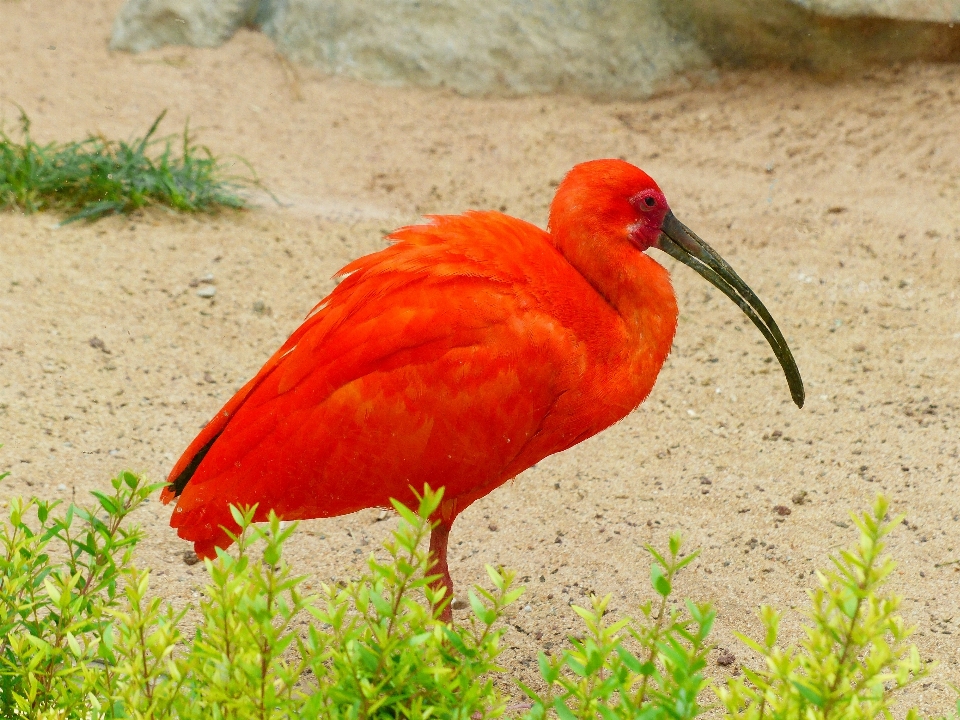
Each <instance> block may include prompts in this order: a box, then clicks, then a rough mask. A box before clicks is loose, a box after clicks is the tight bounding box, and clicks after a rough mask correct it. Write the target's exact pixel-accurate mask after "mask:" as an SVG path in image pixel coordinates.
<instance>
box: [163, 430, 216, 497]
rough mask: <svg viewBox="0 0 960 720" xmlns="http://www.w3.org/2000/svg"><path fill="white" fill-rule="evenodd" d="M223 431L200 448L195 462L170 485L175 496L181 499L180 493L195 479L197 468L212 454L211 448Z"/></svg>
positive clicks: (194, 457)
mask: <svg viewBox="0 0 960 720" xmlns="http://www.w3.org/2000/svg"><path fill="white" fill-rule="evenodd" d="M222 432H223V431H221V432H219V433H217V434H216V435H214V436H213V437H212V438H210V442H208V443H207V444H206V445H204V446H203V447H202V448H200V451H199V452H198V453H197V454H196V455H194V456H193V460H191V461H190V464H189V465H187V466H186V467H185V468H184V469H183V472H181V473H180V474H179V475H177V477H176V479H174V481H173V482H172V483H170V485H171V486H172V487H173V496H174V497H180V493H182V492H183V489H184V488H185V487H186V486H187V483H188V482H190V478H192V477H193V474H194V473H195V472H196V471H197V468H198V467H200V463H202V462H203V459H204V458H205V457H206V456H207V453H208V452H210V448H212V447H213V444H214V443H215V442H216V441H217V438H219V437H220V435H221V434H222Z"/></svg>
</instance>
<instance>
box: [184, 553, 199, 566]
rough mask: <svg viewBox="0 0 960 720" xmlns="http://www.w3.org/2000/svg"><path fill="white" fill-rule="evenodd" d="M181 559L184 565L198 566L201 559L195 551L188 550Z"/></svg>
mask: <svg viewBox="0 0 960 720" xmlns="http://www.w3.org/2000/svg"><path fill="white" fill-rule="evenodd" d="M181 557H182V558H183V564H184V565H196V564H197V563H198V562H200V557H199V556H198V555H197V554H196V553H195V552H194V551H193V550H186V551H185V552H184V553H183V555H182V556H181Z"/></svg>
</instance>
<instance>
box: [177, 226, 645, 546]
mask: <svg viewBox="0 0 960 720" xmlns="http://www.w3.org/2000/svg"><path fill="white" fill-rule="evenodd" d="M390 239H391V240H393V241H394V242H395V244H394V245H392V246H391V247H389V248H387V249H385V250H383V251H381V252H378V253H374V254H372V255H368V256H366V257H363V258H360V259H359V260H356V261H354V262H353V263H351V264H349V265H348V266H346V267H345V268H344V269H343V270H342V271H341V273H340V274H341V275H344V276H345V277H344V279H343V281H342V282H341V284H340V285H339V286H338V287H337V288H336V289H335V290H334V291H333V292H332V293H331V294H330V295H329V296H328V297H327V298H325V299H324V300H323V301H322V302H321V303H320V304H319V305H317V307H315V308H314V310H313V311H312V312H311V313H310V315H309V316H308V317H307V319H306V320H305V321H304V323H303V324H302V325H301V326H300V327H299V328H298V329H297V330H296V332H294V334H293V335H292V336H291V337H290V339H289V340H287V342H286V343H285V344H284V345H283V347H281V348H280V349H279V350H278V351H277V352H276V353H275V354H274V355H273V357H271V358H270V360H269V361H268V362H267V363H266V365H264V367H263V368H262V369H261V370H260V372H259V373H258V374H257V375H256V377H254V378H253V379H252V380H251V381H250V382H249V383H247V385H246V386H244V387H243V388H242V389H241V390H240V391H239V392H238V393H237V394H236V395H235V396H234V397H233V398H232V399H231V400H230V401H229V402H228V403H227V404H226V405H225V406H224V408H223V409H222V410H221V411H220V412H219V413H218V414H217V415H216V416H215V417H214V419H213V420H211V422H210V423H209V424H208V425H207V426H206V428H205V429H204V430H203V431H202V432H201V434H200V435H199V436H198V437H197V438H196V439H195V440H194V442H193V443H192V444H191V445H190V447H189V448H188V449H187V451H186V452H185V453H184V455H183V457H182V458H181V459H180V461H179V462H178V463H177V464H176V465H175V466H174V468H173V470H172V471H171V474H170V481H171V482H172V483H173V484H172V486H171V487H170V488H168V489H167V490H166V491H165V493H164V500H165V501H169V500H171V499H172V498H173V497H174V496H179V497H177V508H176V511H175V512H174V516H173V519H172V521H171V522H172V524H173V525H174V526H175V527H177V528H178V529H179V534H180V535H181V536H182V537H184V538H187V539H190V540H193V541H195V545H196V548H197V551H198V552H199V553H201V554H204V555H209V554H210V553H211V552H212V550H213V546H214V545H221V546H223V545H226V544H228V540H227V537H226V535H225V534H224V533H223V531H222V530H221V529H220V526H221V525H225V526H227V527H233V526H234V525H233V522H232V520H231V518H230V514H229V510H228V504H230V503H232V504H237V505H252V504H254V503H258V504H259V507H258V512H257V516H258V518H263V517H265V516H266V514H267V513H268V511H269V510H270V509H273V510H276V511H277V513H278V514H279V515H280V516H281V517H285V518H288V519H294V518H308V517H325V516H332V515H339V514H344V513H348V512H352V511H355V510H358V509H360V508H363V507H370V506H379V505H387V504H388V503H389V499H390V498H391V497H393V498H398V499H400V500H401V501H406V502H410V501H412V491H411V488H412V489H417V490H419V489H422V487H423V484H424V483H429V484H430V485H431V486H433V487H440V486H444V487H445V488H446V498H448V499H454V500H456V499H459V501H460V507H461V509H462V507H465V506H466V505H467V504H469V503H470V502H472V501H473V500H475V499H476V498H478V497H481V496H482V495H484V494H486V493H487V492H489V491H490V490H492V489H493V488H495V487H497V486H498V485H500V484H502V483H503V482H505V481H506V480H508V479H510V478H511V477H514V476H515V475H517V474H518V473H519V472H521V471H522V470H524V469H525V468H527V467H529V466H530V465H532V464H534V463H535V462H537V461H538V460H540V459H542V458H543V457H545V456H546V455H549V454H551V453H554V452H558V451H559V450H562V449H565V448H566V447H569V446H571V445H573V444H574V443H576V442H579V441H580V440H582V439H583V438H585V437H588V436H590V435H592V434H594V433H596V432H599V431H600V430H601V429H603V428H604V427H606V426H608V425H609V424H611V423H612V422H615V421H616V420H618V419H619V418H620V417H623V415H625V414H626V413H627V412H629V411H630V410H631V409H632V408H633V407H635V406H636V405H637V404H638V403H639V402H640V400H642V397H643V396H644V395H646V392H647V391H649V387H646V388H645V389H644V388H641V387H639V386H637V387H636V388H634V389H633V390H632V392H631V391H630V390H629V389H628V390H627V391H626V392H620V393H610V392H609V389H604V387H603V386H604V383H606V384H609V383H610V382H612V381H614V380H615V378H614V377H613V376H612V375H611V374H610V373H611V368H613V367H614V366H617V365H619V366H621V367H620V368H619V371H622V372H627V371H628V370H629V368H626V366H625V363H626V362H627V360H626V359H627V358H628V356H630V355H631V353H633V354H636V352H637V350H636V348H635V347H632V346H630V343H631V342H632V341H633V340H634V339H635V338H631V337H629V336H630V334H631V332H630V330H629V329H625V328H624V327H623V322H622V320H621V319H620V318H619V317H617V316H616V313H615V312H614V311H613V310H612V309H611V308H610V306H609V305H607V304H606V303H605V302H604V300H603V298H602V297H601V296H599V295H598V294H597V293H596V292H595V291H594V290H593V288H591V287H590V286H589V285H588V284H587V283H586V282H585V281H584V280H583V278H582V277H581V276H580V275H579V274H578V273H577V271H576V270H575V269H573V268H572V267H571V266H570V265H569V263H567V262H566V260H565V259H564V258H563V256H562V255H561V254H560V253H559V252H558V251H557V250H556V248H555V247H554V245H553V244H552V243H551V241H550V236H549V235H548V234H547V233H545V232H544V231H542V230H540V229H539V228H536V227H535V226H533V225H530V224H528V223H525V222H523V221H520V220H516V219H513V218H510V217H507V216H505V215H502V214H500V213H467V214H465V215H459V216H440V217H434V218H431V219H430V223H429V224H424V225H417V226H412V227H407V228H402V229H400V230H398V231H396V232H395V233H393V234H392V235H391V236H390ZM628 346H630V347H628ZM618 353H619V354H618ZM607 366H609V367H607ZM658 369H659V366H658ZM649 385H652V380H651V381H650V383H649ZM591 388H592V389H591Z"/></svg>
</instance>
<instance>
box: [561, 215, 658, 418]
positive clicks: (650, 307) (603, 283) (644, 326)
mask: <svg viewBox="0 0 960 720" xmlns="http://www.w3.org/2000/svg"><path fill="white" fill-rule="evenodd" d="M553 240H554V242H555V244H556V245H557V249H558V250H560V252H561V253H562V254H563V255H564V256H565V257H566V259H567V261H568V262H569V263H570V264H571V265H572V266H573V267H574V268H575V269H576V270H577V271H578V272H579V273H580V275H581V276H583V278H584V279H585V280H586V281H587V282H588V283H589V284H590V285H591V286H592V287H593V288H594V290H596V292H597V294H598V295H599V296H600V297H602V298H603V300H604V301H605V304H606V305H608V306H609V307H610V308H611V309H612V310H614V311H615V313H616V316H617V318H615V319H614V320H615V324H616V325H617V326H618V328H619V332H618V333H615V335H618V336H619V337H617V340H616V341H614V336H608V337H609V338H610V340H611V345H612V346H611V347H609V350H610V352H611V353H613V354H614V355H617V356H619V358H618V359H616V360H615V359H614V358H612V357H611V358H610V359H611V360H612V361H614V362H618V363H625V364H626V365H631V366H632V365H642V366H643V367H642V368H641V367H639V366H638V367H635V368H633V371H638V372H639V371H641V370H642V371H643V373H642V374H643V375H644V376H646V377H650V383H649V386H648V387H644V388H637V391H638V392H639V393H641V395H642V397H645V396H646V393H647V392H649V391H650V389H651V388H652V386H653V379H654V378H655V377H656V373H657V372H658V371H659V369H660V367H661V366H662V364H663V362H664V361H665V360H666V357H667V355H668V354H669V352H670V348H671V346H672V344H673V336H674V333H675V332H676V328H677V300H676V295H675V294H674V291H673V286H672V284H671V282H670V274H669V273H668V272H667V269H666V268H664V267H663V266H662V265H660V264H659V263H658V262H656V261H655V260H654V259H653V258H651V257H649V256H648V255H646V254H645V253H642V252H640V251H639V250H638V249H637V248H636V247H635V246H633V245H631V244H628V243H618V242H616V241H615V240H614V241H612V242H608V241H606V240H605V239H604V238H602V237H596V236H593V237H580V238H576V237H571V236H564V235H562V234H561V235H559V236H554V237H553ZM598 244H605V246H604V245H601V247H603V250H602V251H598ZM596 321H597V322H598V323H600V324H603V323H602V321H601V319H600V318H596ZM610 329H612V328H610ZM641 399H642V398H641ZM638 402H639V400H638Z"/></svg>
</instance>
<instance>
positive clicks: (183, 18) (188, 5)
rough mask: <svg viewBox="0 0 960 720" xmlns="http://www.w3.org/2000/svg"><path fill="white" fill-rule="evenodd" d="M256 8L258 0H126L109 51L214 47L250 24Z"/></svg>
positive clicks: (255, 14) (253, 20)
mask: <svg viewBox="0 0 960 720" xmlns="http://www.w3.org/2000/svg"><path fill="white" fill-rule="evenodd" d="M259 7H260V0H127V3H126V4H125V5H124V6H123V8H122V9H121V10H120V14H119V15H118V16H117V19H116V20H115V21H114V23H113V33H112V34H111V37H110V48H111V49H113V50H129V51H131V52H143V51H144V50H152V49H153V48H156V47H160V46H161V45H193V46H194V47H215V46H217V45H220V44H221V43H223V42H225V41H226V40H229V39H230V38H231V37H232V36H233V34H234V33H235V32H236V31H237V29H238V28H240V27H242V26H244V25H249V24H253V23H254V22H255V21H256V19H257V11H258V9H259Z"/></svg>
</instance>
